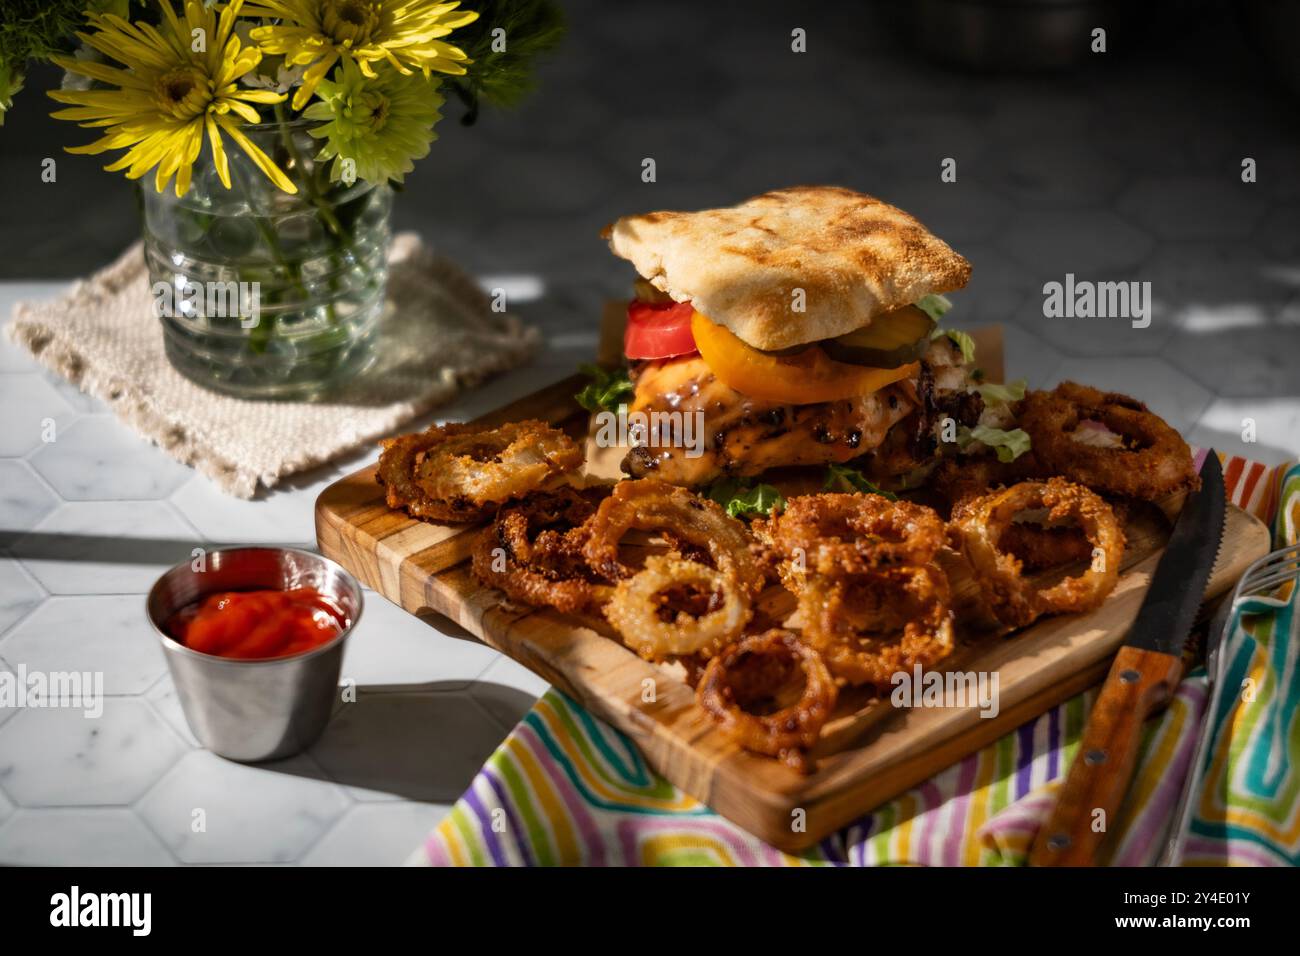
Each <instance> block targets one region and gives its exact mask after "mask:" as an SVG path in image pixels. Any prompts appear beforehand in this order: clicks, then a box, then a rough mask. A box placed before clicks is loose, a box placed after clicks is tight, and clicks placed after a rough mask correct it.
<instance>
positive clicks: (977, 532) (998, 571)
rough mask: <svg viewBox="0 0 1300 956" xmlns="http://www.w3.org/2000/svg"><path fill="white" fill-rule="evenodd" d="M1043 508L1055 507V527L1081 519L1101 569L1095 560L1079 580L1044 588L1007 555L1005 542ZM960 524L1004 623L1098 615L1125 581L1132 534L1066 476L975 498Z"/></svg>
mask: <svg viewBox="0 0 1300 956" xmlns="http://www.w3.org/2000/svg"><path fill="white" fill-rule="evenodd" d="M1038 508H1046V509H1047V519H1046V521H1047V523H1048V524H1049V525H1063V524H1066V523H1067V522H1068V521H1070V519H1073V521H1074V523H1076V524H1077V525H1078V527H1079V530H1080V531H1081V532H1082V533H1083V536H1084V537H1085V538H1086V539H1087V540H1088V543H1089V545H1090V547H1091V548H1093V549H1096V548H1100V549H1101V552H1102V553H1101V557H1102V560H1101V562H1099V563H1100V565H1101V567H1100V568H1098V567H1097V562H1094V563H1093V565H1092V566H1090V567H1089V569H1088V570H1087V571H1085V572H1084V573H1083V574H1081V575H1079V576H1078V577H1072V578H1065V579H1064V580H1062V581H1060V582H1058V583H1057V584H1055V585H1053V586H1052V587H1050V588H1047V589H1044V590H1040V589H1038V588H1037V587H1035V586H1034V585H1033V584H1032V583H1031V582H1029V581H1027V580H1026V579H1025V578H1024V577H1023V575H1022V571H1023V564H1022V562H1021V560H1020V559H1019V558H1018V557H1016V556H1015V555H1014V554H1011V553H1008V552H1007V551H1005V550H1003V549H1002V547H1001V542H1002V540H1003V537H1004V536H1005V535H1006V533H1007V531H1008V529H1009V528H1010V527H1011V525H1012V521H1013V520H1014V519H1015V517H1016V515H1017V514H1019V513H1020V512H1022V511H1026V510H1030V509H1038ZM954 524H955V527H956V529H957V532H958V534H959V536H960V540H961V545H962V550H963V552H964V553H965V555H966V558H967V560H968V561H969V562H970V565H971V569H972V570H973V571H974V574H975V578H976V580H977V581H978V582H979V584H980V587H981V589H982V590H983V593H984V597H985V599H986V600H987V601H988V603H989V606H990V608H991V609H992V610H993V613H994V614H996V615H997V618H998V620H1000V621H1002V623H1004V624H1006V625H1008V626H1010V627H1024V626H1025V625H1026V624H1029V623H1031V622H1032V621H1035V620H1037V619H1038V618H1039V617H1041V616H1042V615H1044V614H1065V613H1075V612H1078V611H1088V610H1091V609H1093V608H1095V607H1097V606H1099V605H1100V604H1101V602H1102V601H1104V600H1105V599H1106V596H1107V595H1108V594H1110V592H1111V591H1113V590H1114V589H1115V584H1116V582H1117V581H1118V580H1119V568H1120V562H1121V560H1122V559H1123V557H1124V531H1123V529H1122V528H1121V527H1120V524H1119V521H1118V520H1117V519H1116V517H1115V513H1114V512H1113V511H1112V510H1111V507H1110V505H1108V504H1106V502H1105V501H1103V500H1102V499H1101V498H1099V497H1098V496H1097V495H1095V494H1094V493H1093V492H1091V491H1089V490H1088V489H1087V488H1084V487H1083V486H1082V485H1076V484H1073V483H1071V482H1068V481H1066V480H1065V479H1064V478H1051V479H1049V480H1048V481H1046V482H1040V481H1025V482H1021V483H1020V484H1017V485H1012V486H1011V487H1010V488H1006V489H1004V490H1002V491H998V492H994V493H992V494H989V495H986V496H984V497H983V498H977V499H974V500H972V501H970V502H968V503H967V506H966V507H965V508H964V510H963V511H962V512H961V513H960V514H959V515H958V516H957V518H956V520H955V522H954ZM1089 553H1090V554H1091V551H1090V552H1089Z"/></svg>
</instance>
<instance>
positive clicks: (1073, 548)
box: [998, 516, 1118, 571]
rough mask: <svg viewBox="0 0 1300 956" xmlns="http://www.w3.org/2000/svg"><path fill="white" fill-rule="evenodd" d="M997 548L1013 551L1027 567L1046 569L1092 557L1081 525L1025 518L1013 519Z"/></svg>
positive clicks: (1087, 559) (1008, 551) (1090, 548)
mask: <svg viewBox="0 0 1300 956" xmlns="http://www.w3.org/2000/svg"><path fill="white" fill-rule="evenodd" d="M1117 517H1118V516H1117ZM998 550H999V551H1005V552H1007V553H1008V554H1014V555H1015V556H1016V557H1017V558H1019V559H1020V563H1021V564H1022V565H1024V568H1025V570H1026V571H1045V570H1047V569H1048V568H1059V567H1062V566H1064V565H1067V564H1076V563H1078V562H1081V561H1091V560H1092V542H1090V541H1089V540H1088V539H1087V538H1085V537H1084V536H1083V533H1082V532H1081V531H1080V530H1079V529H1078V528H1074V527H1052V526H1050V525H1043V524H1036V523H1034V522H1025V521H1013V522H1012V523H1011V524H1010V525H1008V526H1007V530H1006V531H1005V532H1003V534H1002V537H1001V539H1000V540H999V541H998Z"/></svg>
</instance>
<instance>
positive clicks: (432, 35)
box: [244, 0, 478, 110]
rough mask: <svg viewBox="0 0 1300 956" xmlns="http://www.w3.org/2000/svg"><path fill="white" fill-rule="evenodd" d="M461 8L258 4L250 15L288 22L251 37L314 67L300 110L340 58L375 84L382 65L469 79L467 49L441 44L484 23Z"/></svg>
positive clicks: (422, 0)
mask: <svg viewBox="0 0 1300 956" xmlns="http://www.w3.org/2000/svg"><path fill="white" fill-rule="evenodd" d="M459 6H460V0H454V2H451V3H443V2H441V0H253V2H250V3H249V4H248V6H247V7H245V8H244V16H248V17H258V16H260V17H270V18H275V19H278V20H280V21H281V22H280V23H278V24H276V25H274V26H264V27H257V28H256V29H254V30H253V31H252V34H251V35H252V37H253V39H254V40H256V41H257V42H258V43H259V44H261V47H262V49H263V50H264V51H265V52H267V53H276V54H281V55H283V56H284V57H285V62H286V63H288V64H289V65H291V66H306V67H307V72H306V73H304V74H303V78H302V86H300V87H299V88H298V92H297V93H295V94H294V97H293V108H294V109H296V110H298V109H302V108H303V106H304V105H306V103H307V101H308V100H309V99H311V97H312V94H313V93H315V92H316V87H317V85H319V84H320V81H321V80H323V79H324V78H325V76H326V75H327V74H328V73H329V71H330V67H332V66H333V65H334V64H335V62H337V61H338V60H339V58H340V57H342V58H343V59H348V60H353V61H355V62H356V64H357V66H359V67H360V68H361V73H362V75H363V76H365V77H367V78H369V79H374V78H375V75H376V74H375V69H374V64H375V63H376V62H386V63H388V64H390V65H392V67H393V68H394V69H396V70H397V71H398V72H399V73H412V72H414V71H415V70H419V71H421V72H422V73H423V74H424V75H425V77H426V78H427V77H428V76H429V74H430V72H432V71H437V72H439V73H449V74H453V75H460V74H463V73H464V72H465V63H467V62H468V61H469V57H468V56H467V55H466V54H465V51H464V50H462V49H460V48H459V47H455V46H452V45H451V44H450V43H444V42H442V41H441V40H440V39H438V38H439V37H445V36H446V35H447V34H449V33H451V31H452V30H454V29H456V28H457V27H463V26H464V25H465V24H467V23H473V22H474V21H475V20H477V19H478V14H477V13H475V12H474V11H473V10H457V9H456V8H457V7H459Z"/></svg>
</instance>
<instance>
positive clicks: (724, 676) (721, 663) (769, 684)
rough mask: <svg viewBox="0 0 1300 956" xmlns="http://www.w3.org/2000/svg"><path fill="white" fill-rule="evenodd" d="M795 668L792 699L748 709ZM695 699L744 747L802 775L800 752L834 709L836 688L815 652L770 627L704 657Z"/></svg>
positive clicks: (804, 761)
mask: <svg viewBox="0 0 1300 956" xmlns="http://www.w3.org/2000/svg"><path fill="white" fill-rule="evenodd" d="M797 671H802V672H803V692H802V693H801V694H800V696H799V699H798V700H797V701H795V702H794V703H792V704H790V705H788V706H785V707H780V708H779V709H776V710H772V711H770V712H769V713H764V714H759V713H754V711H755V710H757V709H759V708H760V707H761V705H763V704H764V703H766V704H768V705H769V706H770V705H773V704H774V703H775V701H776V695H777V693H778V692H779V691H780V690H781V688H782V687H783V686H785V685H786V684H788V683H789V681H790V678H791V677H793V676H794V675H795V672H797ZM695 699H696V701H697V702H698V703H699V705H700V707H702V708H703V709H704V710H705V712H707V713H708V714H709V716H710V717H712V718H713V719H714V720H716V721H717V722H718V723H719V724H721V725H722V729H723V730H724V731H725V732H726V733H727V734H729V735H730V736H731V737H732V738H734V739H735V740H736V741H737V742H738V743H739V744H740V745H741V746H742V747H744V748H745V749H746V750H752V751H755V752H756V753H761V754H767V755H769V756H772V757H779V758H780V759H781V760H783V761H784V762H785V763H787V764H789V765H790V766H791V767H793V768H794V769H796V770H798V771H799V772H800V773H807V772H808V771H809V770H810V769H811V767H810V765H809V763H808V758H807V755H806V751H808V750H810V749H811V748H812V747H813V746H814V745H815V744H816V743H817V735H818V734H819V733H820V732H821V728H822V725H823V724H825V723H826V720H827V718H828V717H830V714H831V711H832V710H834V708H835V699H836V690H835V682H834V681H833V680H832V679H831V675H830V672H829V671H828V670H827V668H826V664H825V663H824V662H823V661H822V659H821V657H820V656H819V655H818V653H817V652H816V651H815V650H813V649H812V648H810V647H808V646H807V645H806V644H804V643H803V642H801V641H800V640H799V639H798V638H797V637H795V635H793V634H791V633H790V632H789V631H783V630H779V629H775V630H770V631H767V632H765V633H763V634H757V635H753V636H751V637H747V638H745V639H744V640H743V641H741V642H739V643H738V644H732V645H731V646H730V647H728V648H726V650H724V651H723V652H722V653H721V654H719V655H718V656H717V657H715V658H713V660H711V661H709V666H708V667H707V668H706V669H705V671H704V677H703V678H702V679H701V680H700V684H699V686H698V687H697V688H696V691H695Z"/></svg>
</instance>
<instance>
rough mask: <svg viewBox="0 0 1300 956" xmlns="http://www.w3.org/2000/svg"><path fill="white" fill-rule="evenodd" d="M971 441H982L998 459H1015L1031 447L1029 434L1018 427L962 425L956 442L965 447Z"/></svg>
mask: <svg viewBox="0 0 1300 956" xmlns="http://www.w3.org/2000/svg"><path fill="white" fill-rule="evenodd" d="M973 441H979V442H983V443H984V444H986V445H988V446H989V447H990V448H992V449H993V450H994V451H995V452H996V453H997V456H998V461H1015V460H1016V459H1017V458H1019V457H1020V456H1021V455H1023V454H1024V453H1025V452H1027V451H1029V449H1030V447H1032V442H1030V440H1029V435H1028V433H1027V432H1025V431H1024V430H1023V429H1020V428H1012V429H1009V430H1008V429H1005V428H990V427H989V426H988V425H976V426H975V427H974V428H967V427H966V426H964V425H963V426H962V427H961V428H960V429H959V430H958V431H957V444H958V446H960V447H961V448H965V447H966V446H967V445H969V444H970V443H971V442H973Z"/></svg>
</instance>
